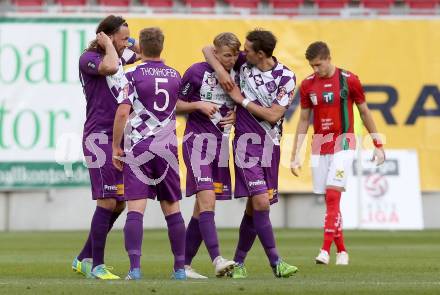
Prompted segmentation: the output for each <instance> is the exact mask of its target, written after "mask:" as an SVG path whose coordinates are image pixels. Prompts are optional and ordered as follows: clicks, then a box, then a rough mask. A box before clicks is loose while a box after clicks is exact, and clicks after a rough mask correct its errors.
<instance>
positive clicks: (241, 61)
mask: <svg viewBox="0 0 440 295" xmlns="http://www.w3.org/2000/svg"><path fill="white" fill-rule="evenodd" d="M245 63H246V54H245V53H244V51H240V53H239V54H238V59H237V61H236V62H235V65H234V71H236V72H238V71H239V70H240V68H241V66H242V65H244V64H245Z"/></svg>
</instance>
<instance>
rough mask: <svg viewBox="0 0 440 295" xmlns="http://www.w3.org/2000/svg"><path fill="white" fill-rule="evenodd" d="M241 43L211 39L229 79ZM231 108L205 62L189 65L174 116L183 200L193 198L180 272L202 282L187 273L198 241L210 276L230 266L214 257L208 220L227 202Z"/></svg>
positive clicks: (215, 245)
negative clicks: (178, 122) (182, 121)
mask: <svg viewBox="0 0 440 295" xmlns="http://www.w3.org/2000/svg"><path fill="white" fill-rule="evenodd" d="M240 46H241V43H240V41H239V40H238V38H237V37H236V36H235V35H234V34H232V33H221V34H219V35H218V36H216V37H215V39H214V51H215V53H214V54H215V56H216V57H217V59H218V60H219V62H220V64H221V65H222V67H223V68H224V69H225V70H226V71H228V73H229V74H230V75H231V76H235V73H236V70H237V68H236V69H234V64H235V63H236V61H237V58H238V55H239V53H240ZM234 108H235V103H234V101H233V100H232V99H231V98H230V97H229V95H228V94H227V92H225V91H224V90H223V88H222V87H221V86H220V85H219V83H218V79H217V76H216V73H215V71H214V69H213V68H212V67H211V66H210V65H209V64H208V63H207V62H200V63H195V64H193V65H192V66H191V67H190V68H189V69H188V70H187V71H186V72H185V74H184V75H183V78H182V86H181V89H180V95H179V100H178V102H177V112H180V113H186V114H189V115H188V120H187V123H186V129H185V135H184V138H185V140H184V142H183V147H182V151H183V159H184V160H185V164H186V167H187V178H186V195H187V196H192V195H194V194H195V195H196V202H195V205H194V213H193V216H192V218H191V221H190V223H189V224H188V229H187V232H186V249H185V271H186V275H187V277H188V278H193V279H204V278H207V277H205V276H202V275H200V274H198V273H197V272H196V271H195V270H194V269H192V268H191V262H192V260H193V258H194V256H195V255H196V253H197V251H198V249H199V247H200V244H201V242H202V240H203V241H204V242H205V245H206V248H207V249H208V252H209V255H210V257H211V260H212V263H213V265H214V267H215V275H216V276H218V277H221V276H224V275H225V274H226V273H227V272H228V271H229V270H231V269H232V267H233V265H234V261H231V260H227V259H225V258H223V257H222V256H221V255H220V249H219V243H218V238H217V231H216V227H215V221H214V211H215V202H216V199H217V200H229V199H231V175H230V172H229V134H230V131H231V127H232V124H234V122H235V112H234Z"/></svg>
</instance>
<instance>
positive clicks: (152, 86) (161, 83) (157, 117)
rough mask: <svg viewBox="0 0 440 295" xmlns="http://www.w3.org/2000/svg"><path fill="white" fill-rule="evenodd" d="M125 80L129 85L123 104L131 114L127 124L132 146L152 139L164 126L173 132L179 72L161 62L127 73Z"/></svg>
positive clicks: (143, 65) (145, 65) (147, 63)
mask: <svg viewBox="0 0 440 295" xmlns="http://www.w3.org/2000/svg"><path fill="white" fill-rule="evenodd" d="M126 77H127V80H128V81H129V82H130V85H129V88H128V97H127V98H125V100H124V101H123V103H128V104H130V105H131V106H132V110H133V112H132V114H131V116H130V122H129V124H130V126H129V127H130V128H131V133H130V134H129V136H130V139H131V141H132V143H133V144H136V143H138V142H139V141H141V140H143V139H147V138H150V137H152V136H153V135H154V134H155V133H157V132H160V131H161V130H164V129H165V127H166V126H167V125H168V124H173V126H172V127H173V128H171V129H173V130H175V124H176V112H175V111H176V103H177V97H178V93H179V87H180V80H181V78H180V74H179V72H177V71H176V70H175V69H173V68H171V67H169V66H167V65H165V64H164V63H163V62H162V61H148V62H144V63H141V64H139V65H138V66H136V67H135V68H132V69H130V70H128V71H127V74H126ZM167 129H168V130H170V126H167Z"/></svg>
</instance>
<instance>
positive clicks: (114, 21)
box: [87, 15, 128, 52]
mask: <svg viewBox="0 0 440 295" xmlns="http://www.w3.org/2000/svg"><path fill="white" fill-rule="evenodd" d="M121 27H128V24H127V22H126V21H125V19H123V18H122V17H121V16H115V15H109V16H107V17H106V18H104V19H103V20H102V21H101V22H100V23H99V24H98V27H97V28H96V34H98V33H101V32H103V33H104V34H106V35H107V36H111V35H113V34H115V33H117V32H118V31H119V30H120V29H121ZM90 50H93V51H98V52H102V51H103V49H102V48H100V47H99V46H98V42H97V41H96V39H95V40H93V41H92V42H91V43H90V45H89V47H88V48H87V51H90Z"/></svg>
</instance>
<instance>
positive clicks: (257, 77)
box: [254, 75, 264, 86]
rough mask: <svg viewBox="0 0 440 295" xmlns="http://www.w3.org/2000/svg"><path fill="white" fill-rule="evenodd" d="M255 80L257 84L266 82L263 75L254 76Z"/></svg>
mask: <svg viewBox="0 0 440 295" xmlns="http://www.w3.org/2000/svg"><path fill="white" fill-rule="evenodd" d="M254 81H255V84H256V85H257V86H261V85H263V84H264V81H263V77H261V75H256V76H254Z"/></svg>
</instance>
